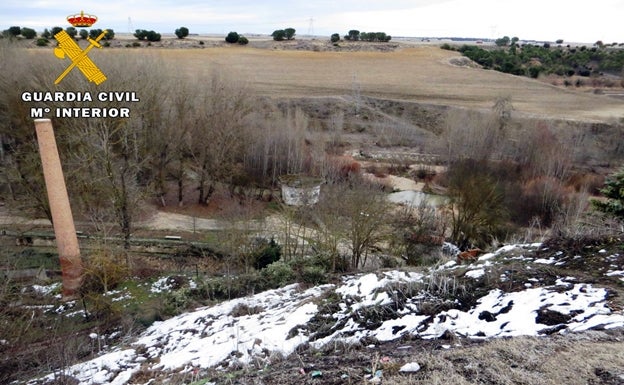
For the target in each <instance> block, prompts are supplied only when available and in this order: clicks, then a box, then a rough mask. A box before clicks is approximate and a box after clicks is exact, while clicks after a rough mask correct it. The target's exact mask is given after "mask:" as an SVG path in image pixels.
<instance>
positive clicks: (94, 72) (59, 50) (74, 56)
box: [54, 12, 108, 85]
mask: <svg viewBox="0 0 624 385" xmlns="http://www.w3.org/2000/svg"><path fill="white" fill-rule="evenodd" d="M87 16H88V15H87ZM81 17H82V18H81V21H85V20H86V17H85V16H84V13H83V12H81ZM89 17H90V18H91V19H89V20H88V21H89V22H90V24H89V25H93V23H95V20H97V18H95V16H89ZM68 20H69V21H70V23H71V24H72V25H81V24H79V23H78V22H76V23H74V21H75V20H70V18H69V17H68ZM82 25H87V22H84V23H83V24H82ZM107 32H108V31H106V30H104V31H102V33H101V34H100V35H99V36H98V37H96V38H95V40H93V39H91V38H90V37H89V38H87V40H89V46H88V47H87V48H85V49H84V51H83V50H82V49H80V47H79V46H78V44H77V43H76V42H75V41H74V39H73V38H72V37H71V36H69V35H68V34H67V32H65V31H61V32H59V33H57V34H56V35H54V38H55V39H56V41H57V42H58V45H59V46H58V47H56V48H54V55H55V56H56V57H57V58H59V59H65V55H67V56H68V57H69V59H70V60H71V61H72V63H71V64H70V65H69V67H67V68H66V69H65V71H63V73H62V74H60V75H59V77H58V78H57V79H56V80H55V81H54V84H59V83H60V82H61V80H63V78H65V76H67V74H68V73H70V72H71V70H72V69H74V67H78V69H79V70H80V72H82V73H83V75H84V76H85V77H86V78H87V79H88V80H89V81H90V82H94V83H95V84H97V85H100V84H101V83H103V82H104V81H105V80H106V76H105V75H104V74H103V73H102V71H100V69H99V68H98V67H97V66H96V65H95V64H94V63H93V62H92V61H91V59H90V58H89V57H88V56H87V54H88V53H89V51H90V50H91V49H92V48H93V47H97V48H102V46H101V45H100V43H99V41H100V40H102V39H103V38H104V36H105V35H106V33H107Z"/></svg>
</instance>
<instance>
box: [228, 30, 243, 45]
mask: <svg viewBox="0 0 624 385" xmlns="http://www.w3.org/2000/svg"><path fill="white" fill-rule="evenodd" d="M238 39H240V35H239V34H238V32H234V31H232V32H230V33H228V34H227V36H226V37H225V41H227V42H228V43H230V44H234V43H237V42H238Z"/></svg>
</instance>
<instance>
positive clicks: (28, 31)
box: [21, 27, 37, 40]
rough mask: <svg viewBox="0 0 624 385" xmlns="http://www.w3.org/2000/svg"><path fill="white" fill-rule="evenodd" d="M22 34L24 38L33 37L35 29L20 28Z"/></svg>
mask: <svg viewBox="0 0 624 385" xmlns="http://www.w3.org/2000/svg"><path fill="white" fill-rule="evenodd" d="M21 33H22V36H24V38H25V39H29V40H30V39H34V38H35V37H36V36H37V31H35V30H34V29H32V28H26V27H24V28H22V30H21Z"/></svg>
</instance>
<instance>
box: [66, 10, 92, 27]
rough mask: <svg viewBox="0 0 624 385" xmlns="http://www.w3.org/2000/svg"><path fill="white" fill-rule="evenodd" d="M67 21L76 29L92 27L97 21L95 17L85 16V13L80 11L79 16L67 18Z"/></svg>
mask: <svg viewBox="0 0 624 385" xmlns="http://www.w3.org/2000/svg"><path fill="white" fill-rule="evenodd" d="M67 21H69V24H71V25H73V26H74V27H91V26H92V25H93V24H95V22H96V21H97V17H96V16H94V15H85V13H84V11H80V14H79V15H69V16H67Z"/></svg>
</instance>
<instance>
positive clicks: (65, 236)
mask: <svg viewBox="0 0 624 385" xmlns="http://www.w3.org/2000/svg"><path fill="white" fill-rule="evenodd" d="M35 130H36V131H37V142H38V143H39V155H40V156H41V165H42V166H43V177H44V179H45V184H46V190H47V192H48V201H49V203H50V212H51V213H52V224H53V225H54V235H55V237H56V247H57V248H58V253H59V258H60V262H61V271H62V278H63V297H64V298H66V299H69V298H72V297H74V296H75V295H76V292H77V291H78V289H79V288H80V284H81V283H82V260H81V258H80V249H79V247H78V237H77V235H76V228H75V227H74V219H73V217H72V212H71V207H70V205H69V196H68V195H67V188H66V186H65V178H64V177H63V169H62V168H61V159H60V158H59V153H58V148H57V147H56V139H55V138H54V129H53V128H52V122H51V121H50V119H35Z"/></svg>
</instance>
